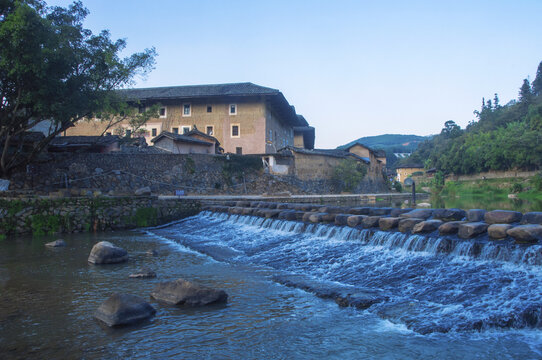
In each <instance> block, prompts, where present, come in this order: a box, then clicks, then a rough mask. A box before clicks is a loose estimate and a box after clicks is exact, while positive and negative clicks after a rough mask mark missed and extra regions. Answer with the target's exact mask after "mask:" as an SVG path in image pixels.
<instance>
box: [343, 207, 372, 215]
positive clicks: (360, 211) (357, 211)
mask: <svg viewBox="0 0 542 360" xmlns="http://www.w3.org/2000/svg"><path fill="white" fill-rule="evenodd" d="M370 211H371V208H370V207H355V208H351V209H350V210H349V211H348V212H349V213H350V214H352V215H369V212H370Z"/></svg>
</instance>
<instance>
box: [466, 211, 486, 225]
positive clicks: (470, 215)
mask: <svg viewBox="0 0 542 360" xmlns="http://www.w3.org/2000/svg"><path fill="white" fill-rule="evenodd" d="M485 214H486V211H485V210H484V209H471V210H469V211H467V221H469V222H480V221H484V215H485Z"/></svg>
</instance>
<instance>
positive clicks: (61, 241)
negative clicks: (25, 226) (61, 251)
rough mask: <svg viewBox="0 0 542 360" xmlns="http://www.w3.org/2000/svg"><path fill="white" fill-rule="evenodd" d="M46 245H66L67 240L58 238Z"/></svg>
mask: <svg viewBox="0 0 542 360" xmlns="http://www.w3.org/2000/svg"><path fill="white" fill-rule="evenodd" d="M45 246H47V247H64V246H66V242H65V241H64V240H62V239H58V240H55V241H51V242H48V243H47V244H45Z"/></svg>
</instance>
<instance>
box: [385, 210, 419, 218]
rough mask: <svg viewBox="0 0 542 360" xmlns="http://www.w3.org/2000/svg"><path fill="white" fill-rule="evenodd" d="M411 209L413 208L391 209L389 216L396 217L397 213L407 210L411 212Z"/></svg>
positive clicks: (403, 212)
mask: <svg viewBox="0 0 542 360" xmlns="http://www.w3.org/2000/svg"><path fill="white" fill-rule="evenodd" d="M412 210H414V209H413V208H405V209H401V208H397V209H393V210H392V211H391V212H390V216H391V217H398V216H399V215H401V214H405V213H407V212H411V211H412Z"/></svg>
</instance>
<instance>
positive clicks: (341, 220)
mask: <svg viewBox="0 0 542 360" xmlns="http://www.w3.org/2000/svg"><path fill="white" fill-rule="evenodd" d="M349 216H350V215H349V214H337V215H336V216H335V225H339V226H345V225H348V217H349Z"/></svg>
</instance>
